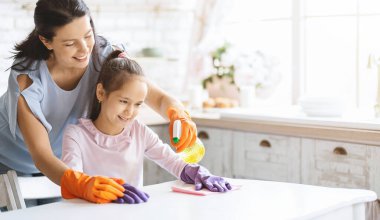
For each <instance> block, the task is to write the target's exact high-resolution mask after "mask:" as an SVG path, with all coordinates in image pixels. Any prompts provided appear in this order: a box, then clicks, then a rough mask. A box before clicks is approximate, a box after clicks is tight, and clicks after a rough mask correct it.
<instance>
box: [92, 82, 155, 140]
mask: <svg viewBox="0 0 380 220" xmlns="http://www.w3.org/2000/svg"><path fill="white" fill-rule="evenodd" d="M96 93H97V97H98V100H99V101H101V110H100V114H99V116H98V118H97V119H96V120H95V125H97V127H98V129H99V130H101V131H102V132H103V133H106V134H109V135H116V134H119V133H120V132H121V131H122V130H123V129H124V127H126V126H127V125H128V124H130V123H131V122H132V121H133V120H134V118H135V117H136V116H137V114H138V112H139V110H140V107H141V105H142V104H143V103H144V100H145V98H146V96H147V93H148V86H147V84H146V82H144V81H143V80H142V79H141V77H138V76H133V77H131V78H130V79H129V80H128V81H127V82H126V83H124V85H123V86H122V87H121V88H120V89H119V90H116V91H113V92H111V93H109V94H106V93H105V91H104V89H103V86H102V84H100V83H99V84H98V85H97V91H96ZM99 122H100V123H99Z"/></svg>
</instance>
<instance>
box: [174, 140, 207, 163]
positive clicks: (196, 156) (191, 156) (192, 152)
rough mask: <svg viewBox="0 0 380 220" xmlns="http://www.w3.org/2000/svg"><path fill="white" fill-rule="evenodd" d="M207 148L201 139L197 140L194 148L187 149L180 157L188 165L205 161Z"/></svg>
mask: <svg viewBox="0 0 380 220" xmlns="http://www.w3.org/2000/svg"><path fill="white" fill-rule="evenodd" d="M205 152H206V150H205V147H204V145H203V143H202V141H201V140H200V139H198V138H197V140H196V141H195V143H194V144H193V145H192V146H189V147H187V148H185V149H184V150H183V151H182V152H181V153H179V155H180V157H181V158H182V160H183V161H185V162H186V163H190V164H191V163H198V162H199V161H201V160H202V159H203V156H204V155H205Z"/></svg>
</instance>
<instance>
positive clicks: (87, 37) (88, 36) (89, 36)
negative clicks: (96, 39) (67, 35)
mask: <svg viewBox="0 0 380 220" xmlns="http://www.w3.org/2000/svg"><path fill="white" fill-rule="evenodd" d="M91 37H92V35H87V36H85V37H84V38H86V39H89V38H91Z"/></svg>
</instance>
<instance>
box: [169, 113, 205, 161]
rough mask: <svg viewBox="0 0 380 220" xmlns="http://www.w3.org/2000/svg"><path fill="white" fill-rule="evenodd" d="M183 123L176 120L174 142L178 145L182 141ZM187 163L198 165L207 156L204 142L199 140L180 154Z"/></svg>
mask: <svg viewBox="0 0 380 220" xmlns="http://www.w3.org/2000/svg"><path fill="white" fill-rule="evenodd" d="M181 131H182V128H181V121H180V120H175V121H174V124H173V142H174V143H178V142H179V140H180V139H181ZM178 154H179V156H180V157H181V158H182V160H183V161H185V162H186V163H198V162H199V161H201V160H202V158H203V156H204V155H205V147H204V145H203V143H202V141H201V140H200V139H199V138H197V140H196V141H195V143H194V144H193V145H192V146H189V147H186V148H185V149H184V150H183V151H182V152H181V153H178Z"/></svg>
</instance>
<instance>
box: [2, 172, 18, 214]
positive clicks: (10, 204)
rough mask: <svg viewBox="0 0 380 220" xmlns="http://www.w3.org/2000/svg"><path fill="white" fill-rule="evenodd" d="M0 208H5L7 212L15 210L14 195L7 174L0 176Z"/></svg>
mask: <svg viewBox="0 0 380 220" xmlns="http://www.w3.org/2000/svg"><path fill="white" fill-rule="evenodd" d="M2 207H7V210H8V211H11V210H15V209H17V205H16V201H15V198H14V193H13V191H12V187H11V183H10V181H9V178H8V175H7V174H0V208H2ZM0 212H1V211H0Z"/></svg>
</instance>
